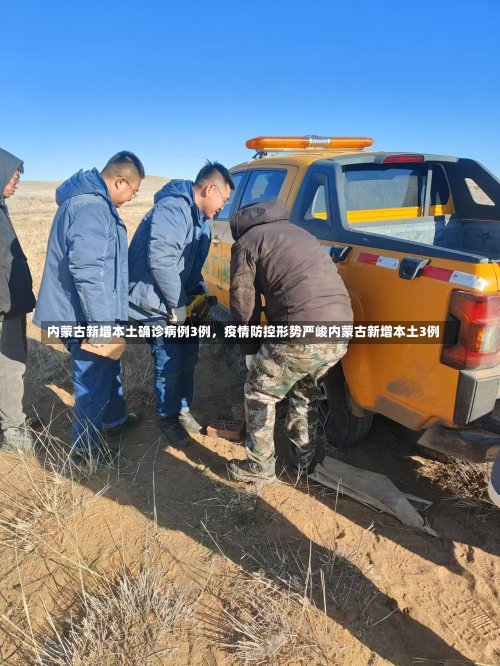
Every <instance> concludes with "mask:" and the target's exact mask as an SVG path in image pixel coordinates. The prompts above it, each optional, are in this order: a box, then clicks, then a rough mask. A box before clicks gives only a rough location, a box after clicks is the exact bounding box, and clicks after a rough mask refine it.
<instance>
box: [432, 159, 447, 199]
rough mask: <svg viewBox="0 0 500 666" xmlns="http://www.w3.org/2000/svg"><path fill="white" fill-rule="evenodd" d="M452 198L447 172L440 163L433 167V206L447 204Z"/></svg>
mask: <svg viewBox="0 0 500 666" xmlns="http://www.w3.org/2000/svg"><path fill="white" fill-rule="evenodd" d="M449 198H450V188H449V186H448V181H447V180H446V174H445V172H444V169H443V167H442V166H441V165H440V164H434V166H433V167H432V185H431V200H430V205H431V206H446V204H447V203H448V199H449Z"/></svg>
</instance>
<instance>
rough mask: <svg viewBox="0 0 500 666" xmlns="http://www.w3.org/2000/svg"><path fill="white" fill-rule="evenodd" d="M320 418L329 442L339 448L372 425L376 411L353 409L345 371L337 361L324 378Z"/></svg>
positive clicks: (364, 433)
mask: <svg viewBox="0 0 500 666" xmlns="http://www.w3.org/2000/svg"><path fill="white" fill-rule="evenodd" d="M321 386H322V388H323V396H322V397H321V398H320V401H319V419H320V423H321V425H322V426H323V429H324V431H325V436H326V439H327V442H328V443H329V444H330V445H331V446H334V447H335V448H337V449H341V448H343V447H344V446H349V444H354V443H355V442H359V441H360V440H362V439H364V438H365V437H366V435H367V434H368V433H369V431H370V428H371V426H372V421H373V414H368V415H367V416H361V417H359V416H354V414H353V413H352V412H351V411H350V410H349V406H348V402H347V395H346V387H345V378H344V372H343V370H342V365H341V364H340V363H337V365H335V366H334V367H333V368H332V369H331V370H330V372H329V373H328V374H327V375H326V377H325V378H324V379H323V381H322V382H321Z"/></svg>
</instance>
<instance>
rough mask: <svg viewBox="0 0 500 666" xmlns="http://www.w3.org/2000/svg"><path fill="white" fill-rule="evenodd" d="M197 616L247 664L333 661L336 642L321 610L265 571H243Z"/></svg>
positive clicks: (210, 635) (212, 636) (210, 633)
mask: <svg viewBox="0 0 500 666" xmlns="http://www.w3.org/2000/svg"><path fill="white" fill-rule="evenodd" d="M212 595H213V597H214V600H215V601H216V602H217V605H216V607H215V608H214V606H213V605H210V606H208V605H207V604H203V607H202V608H200V609H199V610H198V613H197V616H198V617H199V618H200V620H201V621H202V622H203V625H204V627H203V629H202V632H203V634H204V635H205V636H206V637H208V638H209V640H211V641H214V642H215V643H217V644H218V645H220V646H221V647H222V648H223V649H224V650H226V651H227V652H229V654H231V655H232V656H234V657H236V658H238V659H239V660H241V661H242V662H244V663H253V664H257V665H258V664H273V665H274V664H275V665H276V666H280V665H281V664H283V665H284V664H308V665H310V666H316V665H320V664H321V665H323V664H325V665H326V664H329V663H333V662H332V661H329V659H330V657H332V656H333V654H334V653H335V651H336V649H337V646H336V645H335V643H334V642H333V640H332V638H333V637H332V636H329V635H328V629H327V627H328V622H327V618H326V617H322V614H321V612H320V611H319V610H318V609H316V608H315V607H314V606H312V605H310V604H309V603H308V601H307V600H304V598H303V597H302V596H301V595H300V594H298V593H297V592H294V591H291V590H287V589H286V588H283V587H281V586H280V585H278V584H277V583H276V582H274V581H273V580H272V579H271V578H269V577H268V576H266V575H265V574H264V573H263V572H257V573H239V574H238V575H236V576H235V577H233V578H232V579H230V580H228V581H225V583H224V584H223V585H221V586H219V588H218V591H217V592H213V593H212Z"/></svg>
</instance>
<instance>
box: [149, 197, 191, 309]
mask: <svg viewBox="0 0 500 666" xmlns="http://www.w3.org/2000/svg"><path fill="white" fill-rule="evenodd" d="M187 228H188V220H187V218H186V214H185V212H184V210H183V207H182V204H180V202H177V201H176V200H173V201H169V202H168V203H165V204H164V205H162V206H159V207H158V208H157V209H156V210H155V211H154V212H153V218H152V220H151V232H150V237H149V248H148V264H149V269H150V270H151V274H152V275H153V278H154V280H155V282H156V284H157V285H158V287H159V289H160V291H161V293H162V294H163V297H164V298H165V301H166V303H167V305H168V307H169V308H170V309H171V310H175V309H177V308H179V307H182V306H184V305H186V302H187V297H186V293H185V291H184V287H183V285H182V281H181V276H180V274H179V271H178V264H179V261H180V258H181V256H182V251H183V249H184V244H185V240H186V233H187Z"/></svg>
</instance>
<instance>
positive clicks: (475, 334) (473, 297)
mask: <svg viewBox="0 0 500 666" xmlns="http://www.w3.org/2000/svg"><path fill="white" fill-rule="evenodd" d="M449 314H450V317H449V319H451V320H452V321H455V322H456V329H458V330H457V332H456V335H455V340H454V341H453V343H452V344H450V345H448V346H444V347H443V351H442V356H441V361H442V362H443V363H445V364H446V365H451V366H452V367H454V368H459V369H465V368H468V369H477V368H492V367H493V366H495V365H498V364H500V294H475V293H473V292H471V291H458V290H454V291H452V293H451V299H450V308H449ZM456 329H455V330H456Z"/></svg>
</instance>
